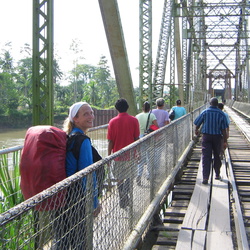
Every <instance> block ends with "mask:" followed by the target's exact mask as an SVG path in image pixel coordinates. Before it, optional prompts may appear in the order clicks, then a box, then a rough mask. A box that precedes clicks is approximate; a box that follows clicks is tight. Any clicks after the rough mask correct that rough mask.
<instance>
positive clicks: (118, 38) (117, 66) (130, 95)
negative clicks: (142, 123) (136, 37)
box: [99, 0, 137, 115]
mask: <svg viewBox="0 0 250 250" xmlns="http://www.w3.org/2000/svg"><path fill="white" fill-rule="evenodd" d="M99 5H100V10H101V14H102V19H103V24H104V28H105V32H106V37H107V40H108V45H109V51H110V55H111V59H112V63H113V68H114V72H115V78H116V83H117V87H118V91H119V95H120V97H123V98H126V100H127V101H128V103H129V110H128V112H129V113H130V114H131V115H136V114H137V105H136V101H135V95H134V88H133V82H132V77H131V72H130V68H129V63H128V56H127V50H126V45H125V40H124V35H123V29H122V23H121V19H120V13H119V9H118V4H117V0H109V1H105V0H99Z"/></svg>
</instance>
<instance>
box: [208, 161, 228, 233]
mask: <svg viewBox="0 0 250 250" xmlns="http://www.w3.org/2000/svg"><path fill="white" fill-rule="evenodd" d="M221 176H222V180H221V181H219V180H213V185H212V197H211V205H210V211H209V223H208V231H209V232H229V231H231V226H230V214H229V211H230V207H229V194H228V178H227V175H226V167H225V162H223V164H222V167H221Z"/></svg>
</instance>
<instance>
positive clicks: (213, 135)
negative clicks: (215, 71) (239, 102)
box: [194, 97, 228, 184]
mask: <svg viewBox="0 0 250 250" xmlns="http://www.w3.org/2000/svg"><path fill="white" fill-rule="evenodd" d="M210 105H211V106H210V107H209V108H207V109H205V110H203V111H202V112H201V114H200V115H199V116H198V117H197V118H196V119H195V121H194V124H195V125H196V128H195V134H196V135H198V134H199V128H200V126H201V125H203V126H202V130H201V132H202V168H203V170H202V174H203V181H202V183H203V184H208V179H209V175H210V171H211V163H212V154H213V156H214V162H213V168H214V171H215V179H217V180H220V179H221V176H220V168H221V158H220V152H221V136H222V135H223V138H224V141H223V142H224V148H226V147H227V135H226V129H227V128H228V122H227V118H226V116H225V114H224V112H223V111H221V110H220V109H219V108H218V99H217V98H215V97H213V98H211V100H210Z"/></svg>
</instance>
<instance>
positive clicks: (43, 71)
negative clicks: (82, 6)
mask: <svg viewBox="0 0 250 250" xmlns="http://www.w3.org/2000/svg"><path fill="white" fill-rule="evenodd" d="M53 6H54V1H53V0H34V1H33V58H32V59H33V60H32V64H33V66H32V67H33V68H32V71H33V74H32V85H33V125H39V124H48V125H53V123H54V112H53V111H54V98H53V96H54V87H53V22H54V19H53V13H54V11H53Z"/></svg>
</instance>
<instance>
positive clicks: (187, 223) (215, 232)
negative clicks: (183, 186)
mask: <svg viewBox="0 0 250 250" xmlns="http://www.w3.org/2000/svg"><path fill="white" fill-rule="evenodd" d="M221 176H222V180H220V181H219V180H215V179H214V178H213V175H212V177H211V179H210V181H209V184H208V185H203V184H202V165H201V162H200V164H199V170H198V174H197V180H196V185H195V189H194V192H193V195H192V197H191V200H190V203H189V206H188V209H187V212H186V214H185V217H184V220H183V223H182V225H181V228H180V231H179V234H178V239H177V245H176V249H177V250H182V249H185V250H186V249H192V250H193V249H205V248H206V249H229V250H230V249H232V250H233V249H234V248H233V239H232V232H231V226H230V207H229V192H228V188H229V187H228V179H227V175H226V167H225V163H224V162H223V165H222V168H221Z"/></svg>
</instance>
